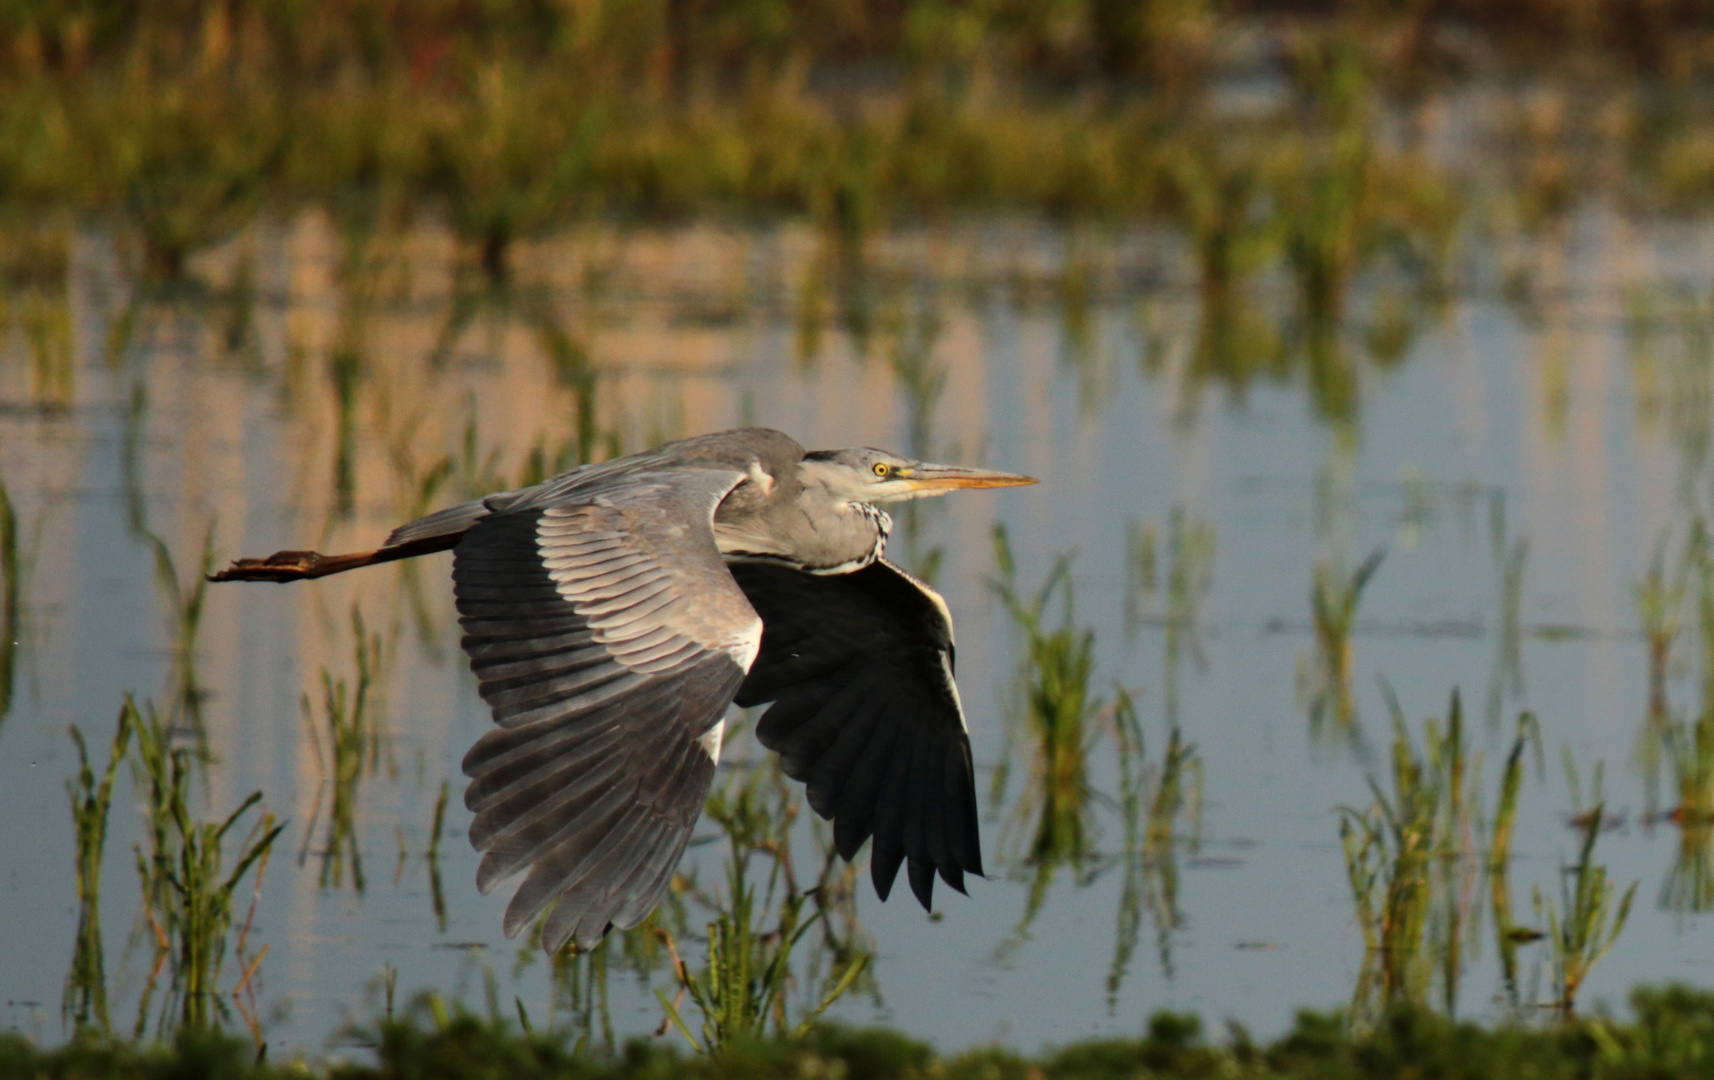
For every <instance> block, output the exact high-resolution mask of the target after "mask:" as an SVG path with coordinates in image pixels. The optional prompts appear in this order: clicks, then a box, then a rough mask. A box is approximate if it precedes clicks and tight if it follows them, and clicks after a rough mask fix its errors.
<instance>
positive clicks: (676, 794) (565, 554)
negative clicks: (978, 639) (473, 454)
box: [212, 428, 1035, 952]
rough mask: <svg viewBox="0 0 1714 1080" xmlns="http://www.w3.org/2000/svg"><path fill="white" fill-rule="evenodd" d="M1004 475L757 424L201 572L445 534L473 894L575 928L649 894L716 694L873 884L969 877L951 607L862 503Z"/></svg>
mask: <svg viewBox="0 0 1714 1080" xmlns="http://www.w3.org/2000/svg"><path fill="white" fill-rule="evenodd" d="M1032 483H1035V481H1034V480H1033V479H1032V478H1030V477H1027V476H1017V475H1014V474H1012V473H1004V472H993V471H990V470H987V469H968V468H960V467H957V466H951V465H932V464H927V463H924V462H920V461H912V460H910V459H908V458H904V457H900V456H899V455H897V454H890V453H887V452H886V451H884V450H874V449H868V448H863V449H849V450H821V451H815V452H813V453H810V452H805V450H804V448H803V447H801V446H799V445H798V444H797V443H796V442H795V441H793V440H792V439H791V438H790V437H788V436H786V435H784V434H781V433H780V432H778V431H771V430H769V429H767V428H744V429H741V430H738V431H726V432H721V433H719V434H715V435H702V436H698V437H696V438H691V439H682V440H680V441H678V442H671V443H667V444H666V445H664V446H660V447H657V448H655V449H653V450H649V451H646V452H644V453H640V454H632V455H630V456H629V457H622V458H615V459H613V460H611V461H605V462H602V463H600V464H595V465H585V466H583V467H581V468H578V469H574V470H572V471H571V472H569V473H566V474H565V475H563V476H557V477H554V478H553V479H551V480H546V481H544V482H542V483H540V484H537V485H535V486H534V487H528V488H524V489H522V490H520V491H509V492H503V493H501V494H498V495H490V496H488V497H486V498H483V499H477V500H475V501H472V502H467V503H464V504H462V505H459V506H454V507H452V508H450V509H447V510H442V511H440V512H438V513H434V514H430V515H429V516H427V517H424V518H419V519H418V520H416V521H413V522H411V523H409V524H407V525H403V526H401V527H399V528H397V529H395V530H393V533H392V535H391V536H389V537H388V538H387V542H386V543H385V544H383V545H382V546H381V547H379V548H376V549H375V550H373V551H364V552H358V553H356V554H350V555H322V554H320V553H318V552H313V551H282V552H279V553H277V554H275V555H271V556H269V557H268V558H265V559H239V560H237V561H236V562H234V563H233V564H232V565H231V566H230V567H228V568H227V569H226V570H224V571H222V572H220V573H218V574H216V575H214V576H213V578H212V580H215V581H296V580H300V579H306V578H318V577H325V576H327V575H328V574H337V573H342V572H344V571H346V570H352V569H355V568H357V567H360V566H371V565H374V564H376V563H384V562H391V561H393V560H395V559H407V558H411V557H413V556H417V555H424V554H428V553H430V552H435V551H445V550H447V549H451V550H452V553H453V567H452V581H453V591H454V593H455V594H456V596H457V602H458V612H459V621H460V623H462V624H463V627H464V642H463V644H464V650H465V652H467V653H469V654H470V666H471V668H472V669H473V670H474V671H475V672H476V677H477V680H478V682H479V684H480V691H481V694H482V698H483V700H484V701H486V702H487V703H488V706H489V708H490V709H491V711H492V712H493V716H494V722H495V723H496V724H497V725H498V727H496V728H495V729H494V730H491V731H489V732H488V733H487V734H485V735H483V736H482V737H481V738H480V739H478V740H477V741H476V745H475V746H473V747H471V749H470V752H469V753H468V754H466V755H465V757H464V772H465V775H467V776H469V777H470V786H469V788H467V789H466V791H465V794H464V803H465V806H467V807H468V808H469V809H470V810H471V811H472V812H473V813H474V814H475V820H474V821H473V822H472V824H471V827H470V841H471V843H472V844H474V845H475V847H476V848H477V849H478V850H479V851H482V852H483V853H484V854H483V858H482V863H481V866H480V868H479V869H478V871H477V875H476V881H477V886H478V887H479V888H480V889H481V890H482V891H483V892H484V893H486V892H488V891H490V890H491V889H493V888H494V887H495V886H496V885H498V884H499V883H501V882H502V881H506V880H508V879H510V878H512V877H514V876H516V875H519V874H523V873H526V872H527V874H528V876H527V877H526V878H525V880H524V882H523V884H522V885H521V886H519V888H518V891H517V893H516V895H514V896H513V898H512V901H511V903H510V905H509V906H508V907H507V909H506V917H505V923H504V925H505V931H506V934H507V936H511V935H513V934H515V933H517V932H518V930H519V929H521V928H522V927H524V926H527V925H528V924H529V923H530V921H531V920H532V919H534V918H536V917H537V916H538V915H540V914H541V913H542V912H543V911H545V910H547V909H548V908H549V906H550V905H551V906H552V908H553V911H552V913H551V914H549V915H548V917H547V920H546V923H545V924H544V926H543V928H542V944H543V946H544V947H545V948H546V949H547V950H548V951H549V952H557V951H558V950H559V949H560V948H561V947H563V946H564V945H565V944H566V942H568V941H571V940H573V939H575V940H576V942H577V944H578V946H579V947H580V948H586V949H587V948H591V947H593V946H594V945H596V944H597V943H599V942H600V940H601V939H602V937H603V936H604V935H605V934H606V933H607V931H608V930H609V929H611V928H613V927H619V928H621V929H627V928H629V927H632V926H635V925H637V924H638V923H640V922H642V921H643V920H644V919H646V918H647V917H648V916H649V913H650V912H651V911H653V910H654V908H655V905H656V903H657V902H658V901H659V900H660V897H661V895H662V893H664V892H665V891H666V888H667V885H668V883H669V882H670V881H671V880H672V875H673V871H674V870H675V869H676V868H677V866H678V861H679V857H680V856H681V855H682V854H683V852H684V848H685V844H686V842H687V841H688V840H689V839H690V834H691V830H692V828H693V827H694V825H695V824H696V820H697V817H698V815H699V814H700V813H701V812H702V805H703V802H704V800H705V798H706V796H707V794H708V788H709V785H710V783H711V782H712V781H713V778H714V769H715V765H716V763H717V762H718V761H719V759H720V742H721V736H722V734H723V733H724V731H725V727H726V721H725V713H726V708H727V706H728V705H729V704H731V703H732V702H734V701H736V702H737V703H738V704H739V705H745V706H748V705H760V704H763V703H766V702H773V705H772V707H770V708H769V709H768V711H767V712H766V713H765V714H764V715H763V716H762V718H761V720H760V721H759V723H758V724H757V728H756V735H757V738H759V739H760V740H761V742H762V745H764V746H766V747H767V748H768V749H770V750H775V751H778V753H779V754H780V760H781V764H782V766H783V767H784V769H785V772H786V775H788V776H790V777H792V778H793V779H796V780H801V781H803V782H804V783H805V784H806V785H807V788H808V795H809V804H810V805H811V806H812V807H814V808H815V811H816V812H817V813H818V814H820V815H821V816H822V817H824V818H830V819H832V821H833V835H834V842H835V846H836V847H837V849H838V851H839V854H840V855H841V856H842V857H844V858H845V859H846V860H851V859H853V858H854V857H855V856H856V854H857V851H858V849H859V848H860V847H861V846H862V845H863V842H864V841H865V840H868V839H870V838H871V837H873V839H874V845H873V850H872V852H871V868H872V873H873V877H874V882H875V891H876V893H878V894H879V895H880V897H881V899H883V900H885V899H886V898H887V894H888V893H889V892H890V891H891V890H892V886H893V881H894V880H895V878H896V877H897V876H898V872H899V866H900V864H901V863H908V866H909V872H908V876H909V878H910V883H911V891H912V892H914V893H915V894H916V896H917V899H918V900H920V901H921V902H922V905H923V906H924V907H925V908H927V907H928V906H929V904H930V901H931V900H932V897H933V893H934V877H935V874H936V873H937V872H938V873H939V875H940V877H941V879H942V880H943V881H945V882H946V883H947V884H948V885H949V886H951V887H952V888H954V889H957V890H958V891H960V892H963V891H964V875H965V874H966V873H971V874H977V875H981V873H982V849H981V840H980V837H979V836H978V834H977V827H976V786H975V777H974V774H973V770H972V767H971V760H970V738H969V734H968V729H967V727H966V725H965V720H964V710H963V706H962V705H961V704H960V702H959V698H958V688H957V686H956V685H955V684H954V682H953V653H954V650H953V640H952V616H951V614H950V613H949V612H948V611H947V608H946V603H945V601H943V600H942V599H941V598H940V596H939V594H937V593H936V592H935V591H934V590H933V589H931V588H929V587H928V586H927V585H926V584H924V583H923V582H921V581H919V580H918V579H916V578H915V577H912V576H911V575H910V574H909V573H907V572H905V571H904V570H902V569H900V568H899V567H897V566H895V565H893V564H892V563H890V562H888V561H887V560H886V559H885V558H883V557H882V550H883V548H884V547H885V545H886V542H887V534H888V532H889V530H890V529H891V528H892V518H890V517H889V516H888V515H887V513H886V511H885V510H882V509H881V507H882V506H883V505H885V504H887V503H894V502H902V501H904V500H906V499H915V498H920V497H923V496H926V495H942V494H945V493H946V492H949V491H954V490H957V489H959V488H991V487H1007V486H1011V485H1015V484H1032Z"/></svg>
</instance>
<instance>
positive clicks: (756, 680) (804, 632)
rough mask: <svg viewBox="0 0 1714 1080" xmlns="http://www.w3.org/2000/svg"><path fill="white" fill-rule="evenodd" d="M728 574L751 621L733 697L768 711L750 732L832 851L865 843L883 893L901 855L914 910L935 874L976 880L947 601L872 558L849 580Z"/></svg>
mask: <svg viewBox="0 0 1714 1080" xmlns="http://www.w3.org/2000/svg"><path fill="white" fill-rule="evenodd" d="M731 569H732V576H733V577H734V578H736V579H737V581H738V585H739V586H740V587H741V588H742V589H743V590H744V595H745V596H747V597H749V600H750V605H751V606H752V607H753V608H755V609H756V612H757V614H759V615H761V617H762V625H763V630H762V647H761V651H760V652H759V653H758V654H757V656H756V660H755V662H754V663H753V664H752V665H751V666H750V674H749V675H748V676H747V677H746V678H745V680H744V684H743V686H741V687H740V688H739V690H738V694H737V697H736V700H737V702H738V704H740V705H758V704H761V703H763V702H767V701H772V702H773V703H774V704H773V706H772V707H771V708H770V709H768V711H767V712H766V713H765V714H764V715H763V716H762V719H761V722H760V723H759V724H758V725H757V728H756V735H757V737H758V738H759V739H761V741H762V744H763V745H764V746H767V747H768V748H770V749H772V750H777V751H779V754H780V762H781V764H782V766H783V767H784V768H785V771H786V774H787V775H788V776H791V777H794V778H796V779H798V780H802V781H804V782H805V784H806V785H807V786H808V790H809V803H810V805H811V806H813V807H814V808H815V810H816V812H817V813H818V814H820V815H821V816H822V817H824V818H832V819H833V836H834V842H835V844H836V845H837V846H838V849H839V853H840V855H842V856H844V857H845V858H846V859H850V858H852V857H853V856H855V855H856V854H857V850H858V848H860V847H862V845H863V841H864V840H866V839H868V838H869V837H870V836H873V837H874V840H875V844H874V850H873V852H872V858H871V869H872V872H873V875H874V879H875V891H876V892H877V893H879V894H880V896H881V898H882V899H886V897H887V894H888V893H889V892H890V891H891V890H892V887H893V880H894V878H895V877H896V876H897V875H898V872H899V864H900V863H901V862H903V861H906V860H908V861H909V865H910V882H911V890H912V891H913V892H915V893H916V896H917V899H918V900H920V901H922V905H923V906H924V907H925V908H926V907H928V906H929V903H930V901H931V900H932V898H933V893H934V875H935V871H937V870H938V871H939V872H940V876H941V878H942V879H943V880H944V881H945V882H946V883H947V884H948V885H951V886H952V887H953V888H955V889H957V890H958V891H960V892H963V891H964V874H965V873H966V872H968V873H973V874H977V875H980V874H981V873H982V842H981V837H980V835H979V834H978V832H977V825H976V778H975V770H974V769H973V767H972V765H971V760H970V737H969V733H968V731H967V730H966V727H965V722H964V708H963V705H962V704H961V703H960V702H959V699H958V687H957V686H956V685H955V684H954V683H953V643H952V617H951V615H949V614H948V612H947V610H946V604H945V603H944V602H942V601H941V599H940V596H939V595H938V594H937V593H935V591H934V590H933V589H931V588H929V587H928V586H927V585H925V584H923V583H922V582H920V581H918V580H917V579H916V578H914V577H912V576H911V575H909V574H907V573H905V572H904V571H903V570H901V569H899V568H898V567H896V566H894V565H893V564H891V563H889V562H887V561H886V560H884V559H882V560H876V561H875V562H873V563H871V564H870V565H868V566H867V567H864V568H863V569H861V570H857V571H854V572H852V573H849V574H827V575H817V574H808V573H804V572H802V571H798V570H793V569H791V568H790V567H786V566H781V565H779V564H776V563H762V562H750V563H733V564H732V566H731Z"/></svg>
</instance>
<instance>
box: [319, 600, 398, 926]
mask: <svg viewBox="0 0 1714 1080" xmlns="http://www.w3.org/2000/svg"><path fill="white" fill-rule="evenodd" d="M351 631H352V639H353V642H354V644H353V648H352V653H353V676H352V678H353V682H351V683H347V682H346V680H345V679H343V678H341V679H335V678H334V677H333V673H332V672H330V671H328V670H327V668H325V667H324V668H322V670H321V690H322V713H323V715H324V717H325V728H326V738H327V751H326V753H325V754H324V753H323V751H322V740H321V737H320V735H318V733H317V725H316V724H315V722H314V719H313V715H314V713H313V710H312V709H311V707H310V702H309V695H308V694H305V695H303V698H302V710H303V716H304V724H305V728H306V730H307V731H308V733H309V737H310V745H311V746H312V747H313V748H314V750H315V755H316V763H317V764H318V765H319V766H320V767H321V770H322V776H323V778H324V781H325V782H326V783H327V785H328V787H329V789H330V790H331V793H332V796H331V799H330V800H329V806H328V818H327V836H326V841H325V842H324V844H323V845H322V849H321V853H320V854H321V873H320V877H319V880H320V884H321V886H322V887H323V888H326V887H328V886H329V885H332V886H333V887H335V888H337V887H339V886H341V885H343V884H344V880H345V866H346V862H347V860H348V859H349V862H350V866H351V886H352V888H354V889H356V890H357V891H358V892H362V891H363V889H364V877H363V858H362V853H361V851H360V850H359V848H358V844H357V798H358V789H359V786H360V782H361V781H362V779H363V776H364V774H365V773H369V774H371V775H372V774H374V773H376V772H378V771H379V770H380V768H381V766H382V764H383V751H384V750H385V749H386V748H387V739H386V731H385V725H384V720H383V717H382V714H381V710H380V709H379V708H378V707H377V704H376V700H375V685H376V677H377V674H378V672H379V671H380V668H381V659H382V650H381V638H380V635H379V634H373V633H370V632H369V631H368V629H367V628H366V627H365V626H364V623H363V613H362V611H361V610H360V609H359V608H358V607H357V606H356V605H355V604H354V605H352V608H351ZM386 763H387V764H388V766H389V768H391V761H390V760H388V761H387V762H386ZM320 806H321V793H320V792H319V791H318V792H317V795H316V807H317V811H318V812H319V809H320ZM312 833H313V816H312V827H311V828H310V829H306V830H305V831H304V848H303V849H302V850H301V851H299V853H298V861H299V863H300V864H302V862H303V861H304V860H305V859H306V858H307V857H308V853H309V847H308V845H309V843H310V840H309V837H310V835H311V834H312Z"/></svg>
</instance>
